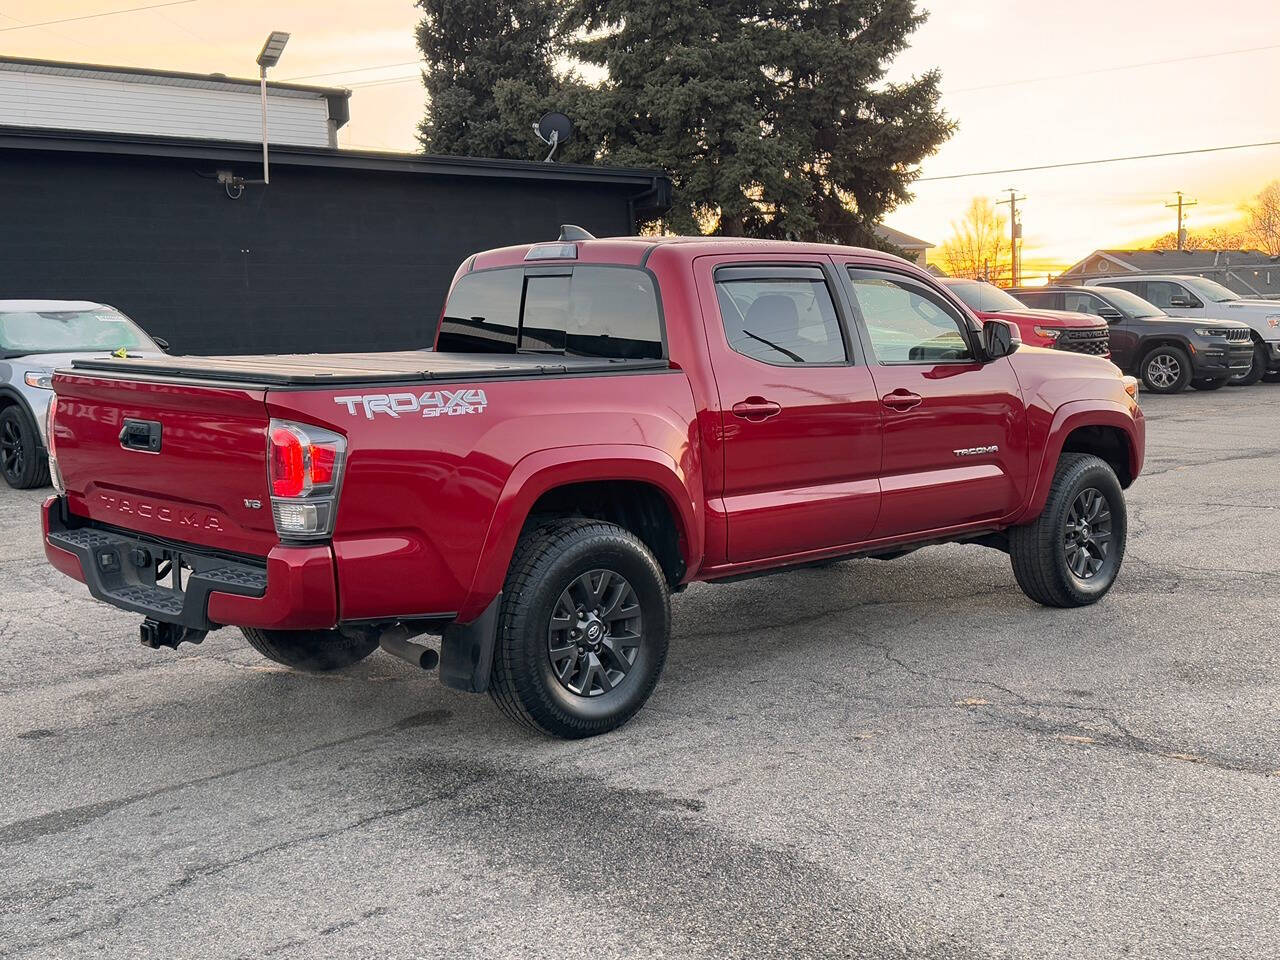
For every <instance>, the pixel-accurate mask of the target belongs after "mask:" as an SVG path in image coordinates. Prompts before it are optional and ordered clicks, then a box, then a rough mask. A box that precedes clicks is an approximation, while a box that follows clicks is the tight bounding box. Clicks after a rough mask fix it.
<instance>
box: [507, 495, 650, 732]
mask: <svg viewBox="0 0 1280 960" xmlns="http://www.w3.org/2000/svg"><path fill="white" fill-rule="evenodd" d="M670 632H671V601H670V596H669V591H668V589H667V582H666V578H665V577H664V576H663V573H662V570H661V568H660V567H659V566H658V563H657V561H656V560H655V559H654V557H653V554H652V553H650V552H649V549H648V548H647V547H646V546H645V545H644V544H643V543H642V542H641V541H640V540H639V539H637V538H636V537H635V536H634V535H633V534H632V533H630V532H629V531H627V530H624V529H623V528H621V527H619V526H616V525H614V524H611V523H604V522H601V521H598V520H589V519H585V518H580V517H579V518H568V519H556V520H551V521H548V522H546V523H543V524H540V525H538V526H536V527H534V528H533V529H530V530H528V531H526V532H525V533H524V535H523V536H522V537H521V538H520V543H519V544H518V545H517V547H516V553H515V556H514V558H513V559H512V561H511V569H510V572H509V573H508V574H507V581H506V585H505V586H504V588H503V595H502V613H501V616H500V618H499V623H498V642H497V647H496V649H495V651H494V662H493V673H492V676H491V678H490V683H489V693H490V695H491V696H492V697H493V700H494V702H495V703H497V705H498V706H499V707H500V708H501V709H502V711H503V712H504V713H505V714H507V716H509V717H510V718H511V719H513V720H515V721H517V722H519V723H522V724H525V725H526V726H530V727H533V728H535V729H537V730H540V731H542V732H544V733H548V734H551V735H552V736H555V737H565V738H579V737H590V736H595V735H596V734H600V733H605V732H607V731H609V730H613V729H615V728H616V727H619V726H621V725H622V724H624V723H626V722H627V720H629V719H631V717H632V716H634V715H635V713H636V711H638V710H639V709H640V708H641V707H642V706H644V703H645V701H646V700H648V699H649V695H650V694H651V693H652V692H653V688H654V687H655V686H656V685H657V683H658V677H659V676H660V675H661V673H662V666H663V664H664V663H665V662H666V658H667V641H668V637H669V635H670Z"/></svg>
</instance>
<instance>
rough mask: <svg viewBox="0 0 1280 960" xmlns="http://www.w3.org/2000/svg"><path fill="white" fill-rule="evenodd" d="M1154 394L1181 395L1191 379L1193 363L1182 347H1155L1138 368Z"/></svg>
mask: <svg viewBox="0 0 1280 960" xmlns="http://www.w3.org/2000/svg"><path fill="white" fill-rule="evenodd" d="M1138 370H1139V372H1140V373H1141V374H1142V382H1143V383H1144V384H1145V385H1146V388H1147V389H1148V390H1150V391H1151V392H1152V393H1179V392H1180V391H1182V389H1183V388H1185V387H1186V385H1187V381H1189V380H1190V379H1191V361H1190V360H1189V359H1188V358H1187V354H1186V351H1184V350H1183V349H1182V348H1181V347H1167V346H1162V347H1155V348H1154V349H1152V350H1150V351H1148V353H1147V355H1146V356H1145V357H1143V358H1142V363H1141V364H1140V365H1139V367H1138Z"/></svg>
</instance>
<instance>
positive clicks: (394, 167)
mask: <svg viewBox="0 0 1280 960" xmlns="http://www.w3.org/2000/svg"><path fill="white" fill-rule="evenodd" d="M3 150H30V151H37V152H52V153H82V154H90V155H94V154H96V155H99V156H104V155H105V156H135V157H159V158H171V159H186V160H201V161H206V162H217V163H240V164H250V165H259V164H261V163H262V144H261V143H258V142H256V141H249V142H242V141H235V140H204V139H192V138H187V137H158V136H147V135H143V134H122V133H103V132H100V131H96V130H53V129H45V128H39V127H15V126H6V125H0V151H3ZM271 163H272V166H295V167H321V168H328V169H341V170H369V171H383V172H387V173H404V174H410V175H419V176H421V175H427V176H445V177H482V178H488V179H515V180H558V181H568V182H577V183H601V184H621V185H632V186H634V187H635V188H636V191H637V193H636V196H635V197H634V202H635V204H636V206H637V208H638V209H639V210H640V211H642V212H644V213H646V214H651V215H654V216H656V215H658V214H660V213H662V212H665V210H666V209H667V208H668V207H669V206H670V204H671V180H670V178H668V177H667V175H666V173H664V172H663V171H661V170H656V169H646V168H642V167H607V166H599V167H596V166H588V165H584V164H568V163H541V162H538V161H536V160H494V159H485V158H481V157H447V156H436V155H430V154H418V153H394V152H382V151H376V150H343V149H338V148H336V147H307V146H297V145H292V144H283V143H282V144H275V143H273V144H272V145H271Z"/></svg>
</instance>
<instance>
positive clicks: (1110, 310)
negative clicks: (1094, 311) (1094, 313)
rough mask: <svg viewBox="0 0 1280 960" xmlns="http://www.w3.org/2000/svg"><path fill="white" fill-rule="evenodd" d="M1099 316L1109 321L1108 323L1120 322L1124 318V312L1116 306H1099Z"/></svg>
mask: <svg viewBox="0 0 1280 960" xmlns="http://www.w3.org/2000/svg"><path fill="white" fill-rule="evenodd" d="M1098 316H1099V317H1101V318H1102V319H1103V320H1105V321H1107V323H1118V322H1119V321H1121V320H1123V319H1124V314H1123V313H1121V312H1120V311H1119V310H1117V309H1116V308H1115V307H1099V308H1098Z"/></svg>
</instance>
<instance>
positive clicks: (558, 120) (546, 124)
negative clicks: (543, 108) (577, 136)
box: [533, 113, 573, 163]
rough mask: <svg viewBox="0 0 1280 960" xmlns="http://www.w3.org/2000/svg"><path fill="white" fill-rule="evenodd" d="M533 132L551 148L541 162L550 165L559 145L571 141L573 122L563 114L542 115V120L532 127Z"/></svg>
mask: <svg viewBox="0 0 1280 960" xmlns="http://www.w3.org/2000/svg"><path fill="white" fill-rule="evenodd" d="M533 132H534V133H535V134H536V135H537V137H538V139H539V140H541V141H542V142H543V143H545V144H546V145H547V146H548V147H550V148H551V152H550V153H548V154H547V155H546V157H545V158H544V159H543V161H542V162H543V163H550V162H551V160H552V158H553V157H555V155H556V150H557V148H559V146H560V144H562V143H568V142H569V141H570V140H572V139H573V121H572V120H570V119H569V118H568V117H566V116H565V115H564V114H563V113H544V114H543V115H542V119H541V120H539V121H538V122H537V123H535V124H534V125H533Z"/></svg>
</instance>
